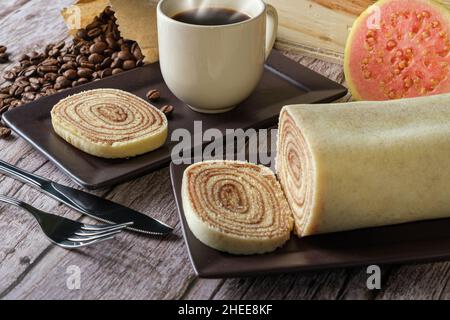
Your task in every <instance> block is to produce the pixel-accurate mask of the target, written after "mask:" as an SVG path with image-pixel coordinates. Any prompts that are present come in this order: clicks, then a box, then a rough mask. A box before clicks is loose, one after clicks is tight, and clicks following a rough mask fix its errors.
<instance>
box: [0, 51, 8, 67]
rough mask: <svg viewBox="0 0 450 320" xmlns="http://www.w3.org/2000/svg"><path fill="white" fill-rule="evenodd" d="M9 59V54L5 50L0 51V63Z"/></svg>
mask: <svg viewBox="0 0 450 320" xmlns="http://www.w3.org/2000/svg"><path fill="white" fill-rule="evenodd" d="M8 61H9V54H7V53H6V52H4V53H0V64H3V63H7V62H8Z"/></svg>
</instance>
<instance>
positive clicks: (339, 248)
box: [170, 163, 450, 278]
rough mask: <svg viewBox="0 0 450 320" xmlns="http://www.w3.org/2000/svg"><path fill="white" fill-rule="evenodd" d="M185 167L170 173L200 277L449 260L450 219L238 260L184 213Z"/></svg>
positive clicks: (310, 241)
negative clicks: (198, 231)
mask: <svg viewBox="0 0 450 320" xmlns="http://www.w3.org/2000/svg"><path fill="white" fill-rule="evenodd" d="M186 168H187V165H174V164H173V163H172V164H171V167H170V173H171V178H172V185H173V191H174V194H175V199H176V203H177V206H178V211H179V214H180V220H181V224H182V228H183V235H184V239H185V241H186V245H187V248H188V251H189V256H190V259H191V262H192V265H193V267H194V270H195V272H196V273H197V275H198V276H199V277H201V278H231V277H247V276H258V275H266V274H270V273H285V272H295V271H312V270H320V269H330V268H341V267H352V266H361V265H372V264H377V265H380V264H394V263H405V262H430V261H441V260H446V259H450V232H449V230H450V219H440V220H431V221H421V222H414V223H407V224H401V225H394V226H387V227H379V228H369V229H361V230H356V231H349V232H340V233H333V234H325V235H318V236H311V237H306V238H302V239H300V238H298V237H296V236H294V235H293V236H292V238H291V240H290V241H289V242H288V243H287V244H286V245H285V246H284V247H282V248H280V249H278V250H276V251H275V252H273V253H269V254H264V255H252V256H236V255H231V254H227V253H223V252H220V251H217V250H214V249H212V248H209V247H208V246H206V245H204V244H203V243H201V242H200V241H199V240H197V238H195V236H194V235H193V234H192V232H191V231H190V229H189V227H188V225H187V222H186V218H185V216H184V212H183V205H182V199H181V183H182V179H183V173H184V170H185V169H186Z"/></svg>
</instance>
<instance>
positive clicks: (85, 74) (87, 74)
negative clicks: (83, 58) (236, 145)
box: [77, 68, 94, 78]
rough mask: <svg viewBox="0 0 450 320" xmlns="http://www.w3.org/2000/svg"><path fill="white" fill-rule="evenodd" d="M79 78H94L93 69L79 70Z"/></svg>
mask: <svg viewBox="0 0 450 320" xmlns="http://www.w3.org/2000/svg"><path fill="white" fill-rule="evenodd" d="M77 73H78V76H79V77H80V78H91V77H92V73H94V72H93V71H92V69H88V68H78V72H77Z"/></svg>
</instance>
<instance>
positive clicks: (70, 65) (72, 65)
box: [60, 61, 78, 72]
mask: <svg viewBox="0 0 450 320" xmlns="http://www.w3.org/2000/svg"><path fill="white" fill-rule="evenodd" d="M77 67H78V65H77V63H76V62H75V61H69V62H67V63H65V64H63V65H62V66H61V68H60V70H61V71H62V72H64V71H66V70H69V69H76V68H77Z"/></svg>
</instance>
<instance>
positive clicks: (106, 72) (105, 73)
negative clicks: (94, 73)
mask: <svg viewBox="0 0 450 320" xmlns="http://www.w3.org/2000/svg"><path fill="white" fill-rule="evenodd" d="M112 72H113V70H112V69H111V68H106V69H105V70H103V71H100V78H102V79H103V78H106V77H109V76H110V75H112Z"/></svg>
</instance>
